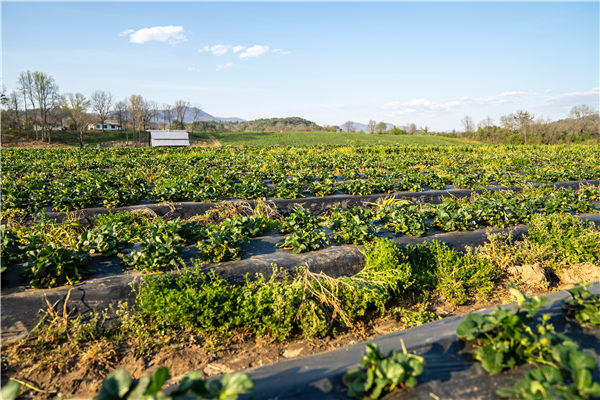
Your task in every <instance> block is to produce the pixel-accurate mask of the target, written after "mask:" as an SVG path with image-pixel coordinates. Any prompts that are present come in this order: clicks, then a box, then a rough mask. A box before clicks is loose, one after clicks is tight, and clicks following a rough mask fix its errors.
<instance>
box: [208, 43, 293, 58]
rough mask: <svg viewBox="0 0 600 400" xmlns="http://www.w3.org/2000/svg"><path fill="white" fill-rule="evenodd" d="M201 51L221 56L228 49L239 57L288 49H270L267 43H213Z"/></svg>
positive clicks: (281, 52)
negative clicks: (245, 44) (252, 44)
mask: <svg viewBox="0 0 600 400" xmlns="http://www.w3.org/2000/svg"><path fill="white" fill-rule="evenodd" d="M199 51H200V52H201V53H202V52H208V53H212V55H214V56H223V55H225V54H228V53H229V52H230V51H231V53H233V54H238V53H239V58H249V57H258V56H262V55H264V54H267V53H269V52H270V53H277V54H290V52H289V51H288V50H283V49H271V48H270V47H269V46H267V45H261V44H255V45H254V46H250V47H248V46H242V45H235V46H232V45H226V44H215V45H212V46H204V47H203V48H201V49H200V50H199Z"/></svg>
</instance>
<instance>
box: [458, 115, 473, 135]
mask: <svg viewBox="0 0 600 400" xmlns="http://www.w3.org/2000/svg"><path fill="white" fill-rule="evenodd" d="M461 122H462V124H463V127H464V128H465V132H466V133H471V132H473V130H474V129H475V125H474V124H473V120H472V119H471V117H469V116H468V115H465V117H464V118H463V119H462V121H461Z"/></svg>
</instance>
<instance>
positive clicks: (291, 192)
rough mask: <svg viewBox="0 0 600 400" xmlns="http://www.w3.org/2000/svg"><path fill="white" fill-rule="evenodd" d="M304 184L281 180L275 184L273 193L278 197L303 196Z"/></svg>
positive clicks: (294, 197) (296, 197)
mask: <svg viewBox="0 0 600 400" xmlns="http://www.w3.org/2000/svg"><path fill="white" fill-rule="evenodd" d="M303 192H304V185H303V184H301V183H296V182H291V181H283V182H279V183H278V184H277V185H275V189H273V194H274V196H275V197H278V198H280V199H298V198H301V197H304V193H303Z"/></svg>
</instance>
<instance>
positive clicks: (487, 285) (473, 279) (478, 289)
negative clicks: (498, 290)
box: [429, 241, 500, 305]
mask: <svg viewBox="0 0 600 400" xmlns="http://www.w3.org/2000/svg"><path fill="white" fill-rule="evenodd" d="M429 248H430V249H431V251H432V256H433V257H434V258H435V261H436V265H437V271H436V276H437V287H436V288H437V290H438V292H439V293H440V294H441V295H442V296H443V297H444V298H446V299H448V300H450V302H451V303H453V304H454V305H460V304H464V303H465V302H466V301H467V299H468V298H469V295H473V294H477V295H479V296H483V295H487V294H489V293H490V292H491V291H492V289H493V288H494V285H495V283H496V281H497V280H498V278H499V277H500V270H499V269H498V268H497V267H496V266H495V265H494V264H493V263H491V262H490V261H489V260H487V259H485V258H481V257H477V256H476V255H473V254H469V253H467V254H461V253H459V252H457V251H456V250H452V249H450V248H448V246H447V245H445V244H443V243H440V242H437V241H434V242H432V243H431V245H429Z"/></svg>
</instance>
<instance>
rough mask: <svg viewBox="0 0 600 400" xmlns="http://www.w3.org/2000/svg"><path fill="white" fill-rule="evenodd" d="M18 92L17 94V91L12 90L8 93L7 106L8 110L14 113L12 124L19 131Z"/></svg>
mask: <svg viewBox="0 0 600 400" xmlns="http://www.w3.org/2000/svg"><path fill="white" fill-rule="evenodd" d="M19 97H20V96H19V94H17V92H15V91H14V90H13V91H12V92H11V93H10V94H9V95H8V107H9V110H11V111H12V112H13V115H14V117H13V118H14V119H13V121H14V126H15V128H16V129H17V130H18V131H19V132H21V131H22V129H21V117H20V115H19V103H20V102H21V101H20V99H19Z"/></svg>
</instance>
